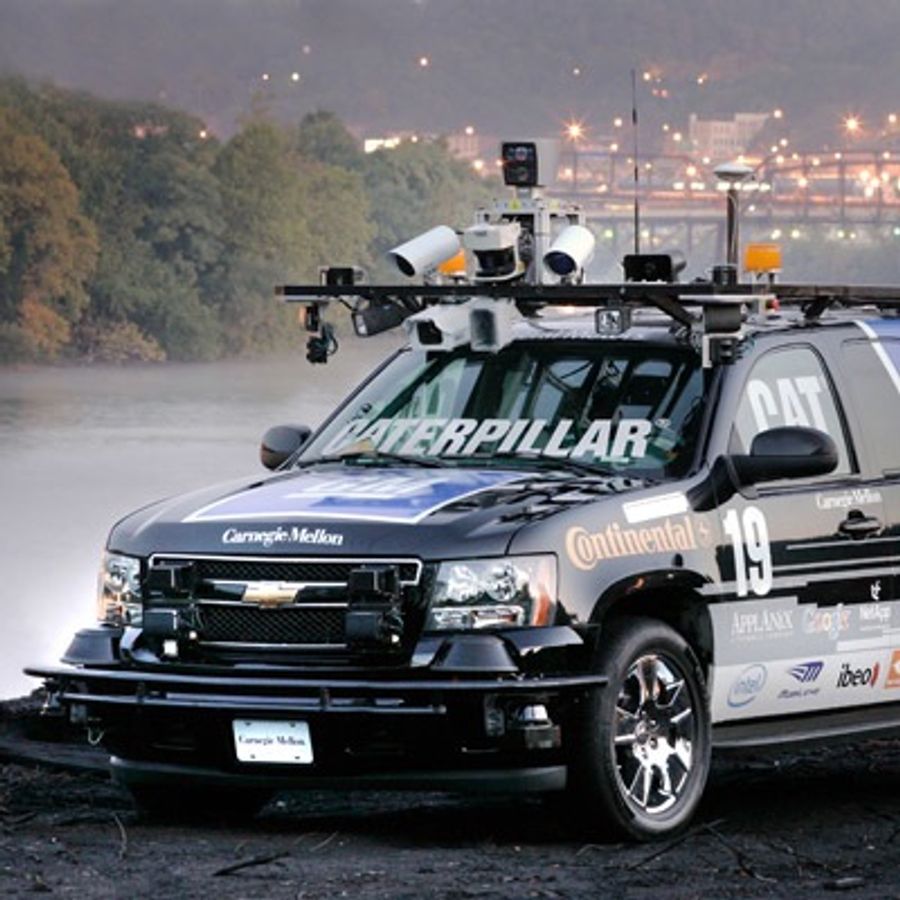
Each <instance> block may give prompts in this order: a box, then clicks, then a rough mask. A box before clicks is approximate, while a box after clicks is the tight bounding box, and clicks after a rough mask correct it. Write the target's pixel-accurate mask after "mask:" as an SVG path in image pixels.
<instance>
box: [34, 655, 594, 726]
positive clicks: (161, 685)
mask: <svg viewBox="0 0 900 900" xmlns="http://www.w3.org/2000/svg"><path fill="white" fill-rule="evenodd" d="M25 671H26V674H28V675H33V676H36V677H38V678H43V679H44V680H45V682H46V683H47V686H48V689H49V690H50V691H51V692H53V693H54V694H55V695H56V698H57V699H58V700H59V701H61V702H63V703H78V704H83V705H85V706H89V707H90V706H107V707H132V708H146V709H150V708H157V709H159V708H164V709H210V710H229V711H237V710H258V711H273V712H277V711H287V710H292V711H296V712H314V713H328V714H341V713H344V714H347V713H351V714H356V715H378V716H396V715H401V716H402V715H443V714H444V713H446V709H447V707H446V704H447V702H448V701H449V700H451V699H463V698H465V697H473V696H478V695H483V694H492V695H510V694H512V695H515V694H517V693H527V694H535V693H537V694H543V693H551V694H557V693H568V692H570V691H584V690H592V689H596V688H601V687H603V686H604V685H605V684H606V683H607V679H606V678H605V677H604V676H600V675H566V676H551V677H540V676H533V675H517V676H500V675H498V676H495V677H479V678H472V677H469V678H459V677H455V678H449V677H444V678H433V677H432V678H406V679H385V678H378V677H372V678H358V677H357V678H342V677H335V676H328V677H323V676H318V677H295V676H293V675H279V676H274V675H272V674H270V673H267V672H263V671H260V670H256V671H255V672H254V673H253V674H251V673H246V674H241V675H236V674H226V675H207V674H194V673H189V672H152V671H147V670H140V669H125V668H120V667H117V668H80V667H76V666H60V667H55V668H47V669H37V668H29V669H26V670H25Z"/></svg>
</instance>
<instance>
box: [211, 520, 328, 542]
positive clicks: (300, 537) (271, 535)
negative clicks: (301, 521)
mask: <svg viewBox="0 0 900 900" xmlns="http://www.w3.org/2000/svg"><path fill="white" fill-rule="evenodd" d="M222 543H223V544H261V545H262V546H263V547H273V546H274V545H275V544H315V545H317V546H320V547H340V546H342V545H343V543H344V536H343V535H342V534H337V533H335V532H333V531H328V530H327V529H326V528H306V527H301V526H299V525H293V526H292V527H290V528H282V527H281V526H279V527H278V528H272V529H269V530H268V531H241V530H239V529H237V528H226V529H225V531H223V532H222Z"/></svg>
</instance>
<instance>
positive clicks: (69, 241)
mask: <svg viewBox="0 0 900 900" xmlns="http://www.w3.org/2000/svg"><path fill="white" fill-rule="evenodd" d="M96 252H97V245H96V238H95V233H94V228H93V226H92V225H91V223H90V222H89V221H88V220H87V219H86V218H85V217H84V216H83V215H82V214H81V213H80V212H79V209H78V192H77V190H76V188H75V185H74V184H73V183H72V180H71V179H70V177H69V174H68V173H67V171H66V169H65V168H64V166H63V165H62V163H61V162H60V160H59V157H58V156H57V155H56V154H55V153H54V152H53V151H52V150H51V149H50V147H48V146H47V144H46V142H45V141H43V140H42V139H41V138H40V137H39V136H37V135H36V134H30V133H28V132H27V131H26V130H23V126H22V124H21V123H20V122H17V121H16V118H15V117H14V116H13V115H11V114H10V113H9V112H5V111H3V110H2V109H0V322H2V323H3V324H4V325H5V326H6V329H5V331H6V333H7V342H6V343H7V346H8V347H10V348H11V347H13V346H17V347H18V350H16V351H15V355H16V356H37V357H39V356H46V357H49V358H52V357H55V356H56V355H57V354H58V353H59V351H60V350H61V348H62V347H63V346H64V345H65V344H66V343H67V342H68V340H69V337H70V326H71V323H72V322H73V321H77V319H78V318H79V317H80V314H81V312H82V311H83V309H84V308H85V306H86V305H87V303H88V297H87V293H86V291H85V282H86V280H87V278H88V276H89V275H90V273H91V271H92V269H93V266H94V260H95V257H96ZM13 335H15V339H14V340H13V338H12V336H13ZM10 353H11V354H12V353H13V351H12V350H10Z"/></svg>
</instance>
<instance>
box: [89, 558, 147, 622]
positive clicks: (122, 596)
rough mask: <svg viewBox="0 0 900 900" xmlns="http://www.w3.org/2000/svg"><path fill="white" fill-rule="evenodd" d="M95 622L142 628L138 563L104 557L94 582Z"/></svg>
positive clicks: (139, 566) (129, 559) (125, 559)
mask: <svg viewBox="0 0 900 900" xmlns="http://www.w3.org/2000/svg"><path fill="white" fill-rule="evenodd" d="M97 619H98V620H99V621H100V622H109V623H110V624H112V625H140V624H141V561H140V560H139V559H135V558H134V557H133V556H120V555H119V554H118V553H104V554H103V559H102V561H101V563H100V576H99V578H98V579H97Z"/></svg>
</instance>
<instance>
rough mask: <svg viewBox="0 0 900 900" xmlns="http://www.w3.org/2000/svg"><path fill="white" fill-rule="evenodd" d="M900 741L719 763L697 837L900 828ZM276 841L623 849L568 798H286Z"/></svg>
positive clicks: (272, 823)
mask: <svg viewBox="0 0 900 900" xmlns="http://www.w3.org/2000/svg"><path fill="white" fill-rule="evenodd" d="M898 797H900V741H866V742H862V743H859V744H851V745H847V746H842V747H834V748H831V747H828V748H820V749H813V750H810V749H807V750H804V751H802V752H800V753H790V754H788V753H784V752H782V753H780V754H778V755H774V754H773V755H760V754H752V755H750V754H742V755H735V756H732V755H729V756H726V757H723V758H722V759H717V760H716V761H715V762H714V764H713V770H712V773H711V776H710V781H709V784H708V787H707V791H706V796H705V798H704V800H703V803H702V805H701V807H700V810H699V811H698V815H697V817H696V822H695V825H694V826H693V827H700V828H702V827H703V826H704V824H709V823H713V822H715V823H717V824H723V823H727V826H728V829H729V831H730V832H731V833H739V834H747V835H753V834H758V833H763V832H765V833H769V834H774V833H776V832H778V833H781V832H783V833H785V834H788V833H802V832H803V831H804V830H808V829H810V828H815V829H816V830H817V831H818V832H819V837H820V838H821V837H823V834H822V832H823V830H832V831H833V832H834V835H833V836H834V838H835V839H837V838H838V837H839V836H840V834H841V833H843V831H844V830H845V829H846V828H847V827H848V825H849V824H850V823H852V822H863V821H866V820H871V821H872V822H876V823H877V822H881V823H885V824H886V825H890V826H891V827H892V828H893V827H895V826H900V814H898V813H897V812H895V810H896V809H897V799H898ZM255 824H256V825H257V826H258V827H262V828H265V829H267V830H274V831H287V832H290V831H298V832H309V831H315V832H317V833H332V832H340V833H342V834H348V833H351V834H358V835H360V836H363V835H366V836H369V837H371V836H373V835H377V839H378V841H380V842H384V843H385V844H397V843H400V844H403V845H409V844H410V843H413V844H415V845H417V846H429V845H434V846H441V845H446V844H447V843H448V842H453V843H459V842H460V841H462V842H464V843H476V844H477V843H484V842H492V843H496V844H511V845H519V844H529V845H540V844H560V843H567V844H577V845H579V846H581V845H583V844H584V843H585V842H592V843H593V842H596V843H599V844H605V843H609V844H614V843H616V842H615V841H613V840H611V839H610V838H608V837H607V836H605V835H604V831H603V827H602V823H600V822H599V821H591V817H590V815H587V816H585V815H581V814H579V813H578V811H577V810H576V808H575V806H574V804H572V803H571V802H570V801H568V800H567V799H566V798H563V797H558V798H544V799H541V798H536V797H509V796H497V797H491V796H454V795H446V794H420V793H399V792H396V793H395V792H391V793H379V792H352V793H335V792H324V791H323V792H318V791H317V792H309V793H304V792H293V793H289V794H283V795H280V796H279V797H278V798H277V799H276V800H275V802H273V803H272V804H270V805H269V806H268V807H267V808H266V810H265V811H264V812H263V814H262V815H261V817H260V818H259V819H257V821H256V823H255Z"/></svg>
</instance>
